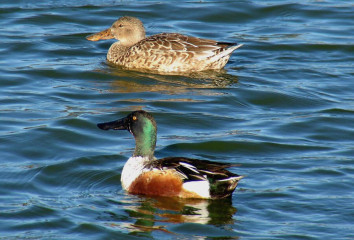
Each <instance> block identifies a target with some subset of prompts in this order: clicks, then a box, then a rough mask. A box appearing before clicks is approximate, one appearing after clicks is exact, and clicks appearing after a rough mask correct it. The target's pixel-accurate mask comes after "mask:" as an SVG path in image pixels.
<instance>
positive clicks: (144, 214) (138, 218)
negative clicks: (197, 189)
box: [111, 196, 237, 234]
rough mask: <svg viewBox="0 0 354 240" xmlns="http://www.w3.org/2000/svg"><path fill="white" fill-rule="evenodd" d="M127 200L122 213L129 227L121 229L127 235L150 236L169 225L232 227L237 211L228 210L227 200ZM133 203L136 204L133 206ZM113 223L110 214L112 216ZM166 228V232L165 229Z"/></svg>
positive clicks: (167, 231)
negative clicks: (144, 234)
mask: <svg viewBox="0 0 354 240" xmlns="http://www.w3.org/2000/svg"><path fill="white" fill-rule="evenodd" d="M136 197H137V198H136V199H135V200H134V198H135V197H134V196H133V197H132V196H129V198H130V200H132V201H133V202H131V201H129V203H125V204H124V209H125V212H126V213H127V214H128V215H129V217H130V218H131V220H132V223H126V225H125V226H124V227H125V228H127V229H129V231H130V232H131V233H139V232H140V233H149V232H150V233H151V232H153V231H162V232H165V233H170V234H175V233H174V232H172V231H171V230H168V229H167V228H168V226H169V225H170V224H182V223H197V224H208V225H216V226H221V225H229V224H233V223H234V219H233V216H234V215H235V214H236V212H237V209H236V208H235V207H233V206H232V200H231V198H225V199H214V200H206V199H180V198H170V197H145V196H140V197H139V196H136ZM136 200H137V202H138V203H137V204H136ZM112 218H113V219H114V218H115V217H114V214H112ZM111 227H119V228H121V227H122V225H121V223H119V224H115V223H112V224H111ZM166 227H167V228H166Z"/></svg>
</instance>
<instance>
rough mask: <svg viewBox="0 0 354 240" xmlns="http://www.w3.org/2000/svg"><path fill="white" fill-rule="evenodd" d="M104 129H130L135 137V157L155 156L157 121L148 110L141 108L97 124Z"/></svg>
mask: <svg viewBox="0 0 354 240" xmlns="http://www.w3.org/2000/svg"><path fill="white" fill-rule="evenodd" d="M97 127H99V128H100V129H102V130H109V129H113V130H128V131H129V132H130V133H131V134H133V136H134V138H135V151H134V155H133V156H134V157H137V156H141V157H148V158H149V159H153V158H154V151H155V146H156V132H157V127H156V122H155V120H154V118H153V117H152V116H151V115H150V114H149V113H147V112H145V111H143V110H140V111H135V112H132V113H130V114H129V115H128V116H126V117H125V118H122V119H119V120H116V121H112V122H106V123H99V124H97Z"/></svg>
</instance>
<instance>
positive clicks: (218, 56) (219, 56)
mask: <svg viewBox="0 0 354 240" xmlns="http://www.w3.org/2000/svg"><path fill="white" fill-rule="evenodd" d="M218 45H225V47H226V49H225V50H224V51H221V52H220V53H218V54H216V55H215V56H213V57H211V58H210V61H211V62H214V61H218V60H219V59H222V58H224V57H226V56H230V55H231V53H232V52H233V51H235V50H236V49H237V48H240V47H242V46H243V44H237V43H236V45H235V43H232V44H230V43H222V42H220V43H218ZM230 45H232V46H231V47H230Z"/></svg>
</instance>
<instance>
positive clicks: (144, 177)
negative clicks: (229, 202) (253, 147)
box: [97, 111, 243, 199]
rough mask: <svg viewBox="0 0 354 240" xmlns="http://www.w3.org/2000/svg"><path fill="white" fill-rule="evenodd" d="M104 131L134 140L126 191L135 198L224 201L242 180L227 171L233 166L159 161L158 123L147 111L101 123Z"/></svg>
mask: <svg viewBox="0 0 354 240" xmlns="http://www.w3.org/2000/svg"><path fill="white" fill-rule="evenodd" d="M97 126H98V127H99V128H100V129H102V130H109V129H114V130H128V131H129V132H130V133H131V134H133V136H134V138H135V151H134V154H133V156H132V157H130V158H129V159H128V161H127V162H126V164H125V165H124V168H123V172H122V175H121V182H122V185H123V188H124V189H125V190H127V191H128V192H129V193H132V194H143V195H151V196H171V197H172V196H174V197H181V198H205V199H208V198H225V197H229V196H231V194H232V192H233V191H234V190H235V188H236V186H237V183H238V181H239V180H240V179H241V178H243V176H239V175H237V174H234V173H231V172H229V171H228V170H226V168H227V167H229V166H230V164H225V163H217V162H211V161H205V160H198V159H190V158H184V157H168V158H162V159H158V160H157V159H156V158H155V157H154V151H155V146H156V131H157V128H156V122H155V120H154V118H153V117H152V116H151V115H150V114H149V113H147V112H145V111H135V112H132V113H131V114H129V115H128V116H127V117H125V118H122V119H120V120H116V121H113V122H107V123H99V124H97Z"/></svg>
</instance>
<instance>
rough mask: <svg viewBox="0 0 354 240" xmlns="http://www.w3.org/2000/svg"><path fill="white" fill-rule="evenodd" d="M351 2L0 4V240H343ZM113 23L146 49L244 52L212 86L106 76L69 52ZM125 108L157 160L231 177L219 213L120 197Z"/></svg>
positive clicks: (351, 112) (99, 45)
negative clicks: (149, 122) (167, 41)
mask: <svg viewBox="0 0 354 240" xmlns="http://www.w3.org/2000/svg"><path fill="white" fill-rule="evenodd" d="M353 12H354V5H353V3H352V2H351V1H334V0H332V1H331V0H327V1H314V0H313V1H310V0H309V1H184V2H182V1H169V2H156V1H97V0H91V1H71V2H69V1H46V2H44V3H41V2H40V1H33V0H29V1H17V2H16V1H2V2H1V3H0V26H1V31H0V41H1V45H0V153H1V154H0V239H84V238H85V239H135V238H136V239H144V238H149V239H353V238H354V227H353V225H354V196H353V193H354V185H353V180H354V147H353V146H354V101H353V99H354V95H353V92H354V81H353V76H354V64H353V62H354V57H353V56H354V46H353V43H354V37H353V36H354V30H353ZM123 15H130V16H136V17H139V18H140V19H141V20H142V21H143V22H144V24H145V26H146V30H147V33H148V35H151V34H156V33H160V32H180V33H183V34H187V35H193V36H197V37H205V38H211V39H216V40H219V41H231V42H238V43H242V44H244V46H243V47H242V48H240V49H238V50H237V51H236V52H235V53H234V54H233V55H232V57H231V59H230V62H229V63H228V65H227V66H226V68H225V71H223V72H217V73H216V72H207V73H203V74H198V75H195V76H188V77H187V76H164V75H155V74H148V73H139V72H133V71H123V70H120V69H117V68H114V67H111V66H109V65H108V64H107V63H106V61H105V55H106V52H107V50H108V48H109V46H110V44H112V41H106V42H89V41H87V40H86V39H85V37H86V36H87V35H89V34H91V33H94V32H97V31H100V30H103V29H105V28H107V27H109V26H110V25H111V24H112V22H113V21H114V20H116V19H117V18H118V17H120V16H123ZM137 109H144V110H146V111H149V112H151V113H152V114H153V116H154V117H155V119H156V121H157V124H158V142H157V151H156V156H157V157H166V156H185V157H193V158H199V159H206V160H214V161H219V162H227V163H234V164H239V166H237V167H236V166H235V167H232V168H231V169H230V170H231V171H233V172H235V173H238V174H241V175H245V176H246V177H245V178H244V179H242V180H241V182H240V183H239V186H238V188H237V189H236V191H235V192H234V194H233V198H232V201H227V200H221V201H200V200H189V201H187V200H185V201H182V200H176V199H161V198H148V197H143V196H133V195H129V194H126V193H125V192H124V191H123V190H122V187H121V185H120V173H121V170H122V167H123V165H124V163H125V161H126V159H127V158H128V157H129V156H130V155H131V154H132V151H133V149H134V141H133V139H132V137H131V136H130V134H129V133H128V132H115V131H109V132H104V131H101V130H99V129H98V128H97V127H96V123H98V122H103V121H109V120H114V119H117V118H120V117H123V116H125V115H126V114H127V113H129V112H130V111H133V110H137Z"/></svg>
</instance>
